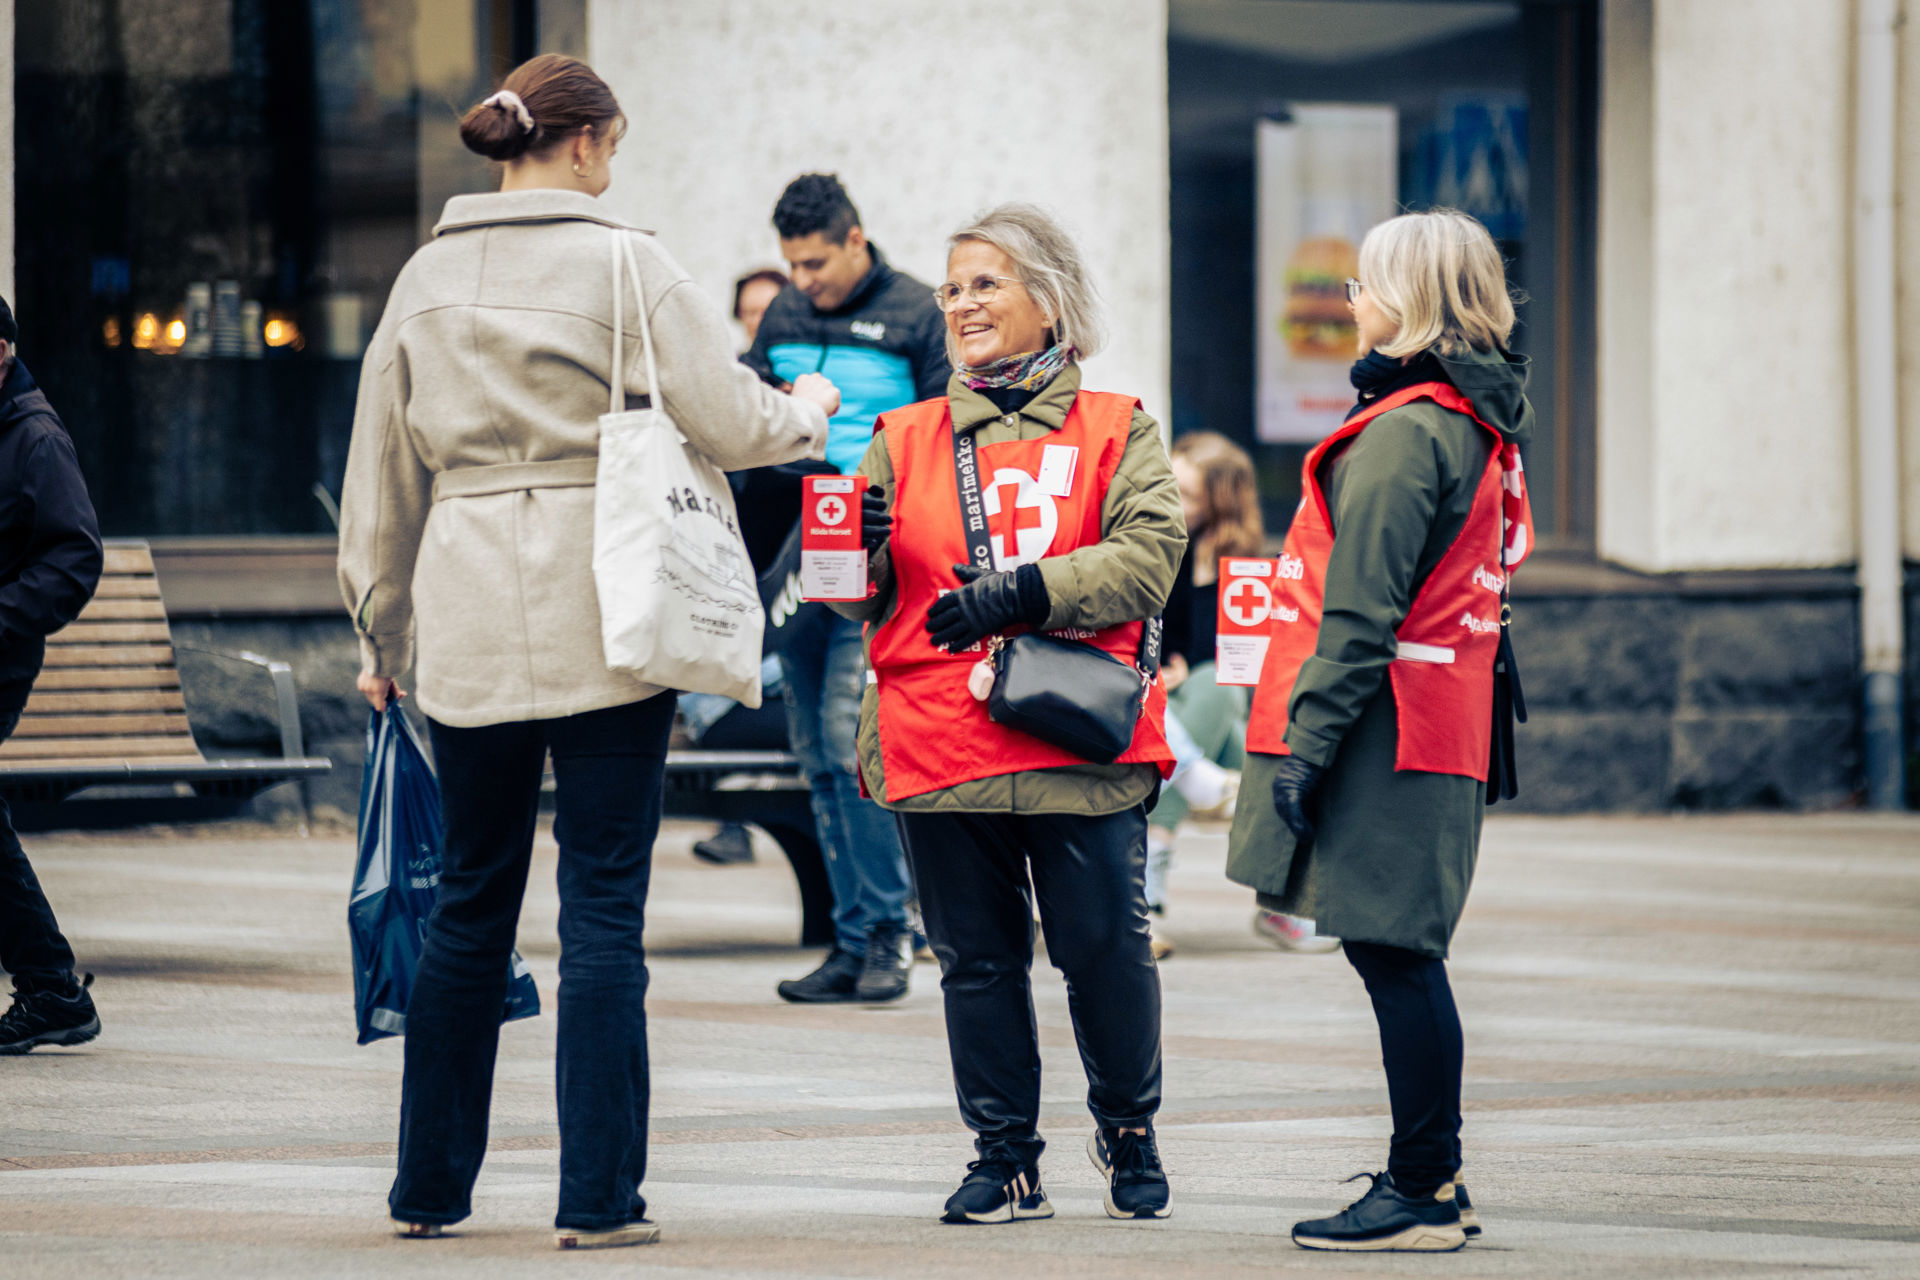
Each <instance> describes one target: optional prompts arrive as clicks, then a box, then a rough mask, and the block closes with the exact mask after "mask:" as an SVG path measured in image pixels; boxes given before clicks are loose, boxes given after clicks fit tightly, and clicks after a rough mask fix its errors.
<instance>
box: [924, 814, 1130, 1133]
mask: <svg viewBox="0 0 1920 1280" xmlns="http://www.w3.org/2000/svg"><path fill="white" fill-rule="evenodd" d="M900 826H901V831H902V833H903V834H904V836H905V838H906V844H907V852H908V856H909V857H910V858H911V859H912V862H913V871H914V878H915V880H916V881H917V882H918V884H919V888H920V911H921V914H922V916H923V917H924V918H925V920H926V926H927V939H928V941H929V942H931V943H932V945H933V950H934V954H935V955H937V956H939V957H940V988H941V990H942V991H943V992H944V993H945V995H946V1007H947V1046H948V1050H949V1052H950V1053H951V1054H952V1057H953V1082H954V1089H955V1092H956V1093H957V1094H958V1095H959V1099H960V1115H961V1118H962V1119H963V1120H965V1121H966V1124H967V1127H968V1128H970V1129H972V1130H973V1131H974V1132H975V1133H976V1134H978V1135H979V1137H978V1139H977V1140H976V1145H977V1146H978V1147H979V1149H980V1153H981V1154H982V1155H983V1156H985V1155H988V1154H995V1155H999V1154H1006V1155H1011V1156H1013V1157H1015V1158H1017V1159H1020V1160H1023V1161H1032V1160H1034V1159H1037V1158H1038V1157H1039V1155H1040V1152H1041V1150H1042V1149H1043V1148H1044V1147H1045V1145H1046V1144H1045V1143H1044V1142H1042V1141H1041V1140H1040V1137H1039V1133H1038V1128H1039V1120H1040V1038H1039V1032H1038V1029H1037V1028H1036V1025H1035V1022H1034V1013H1033V988H1032V983H1031V975H1032V968H1033V916H1032V914H1031V910H1030V908H1029V903H1028V898H1027V893H1028V876H1029V872H1031V876H1032V888H1033V892H1034V893H1036V894H1037V895H1038V896H1039V900H1040V922H1041V927H1042V928H1043V929H1044V930H1045V933H1046V938H1047V955H1048V958H1049V959H1051V960H1052V961H1053V964H1054V967H1056V968H1057V969H1059V970H1060V972H1061V973H1062V974H1064V975H1065V976H1066V980H1067V1007H1068V1009H1069V1010H1070V1011H1071V1012H1072V1015H1073V1031H1074V1036H1075V1038H1076V1039H1077V1040H1078V1042H1079V1045H1080V1061H1081V1063H1082V1064H1083V1065H1084V1066H1085V1067H1086V1071H1087V1108H1088V1110H1090V1111H1092V1112H1093V1116H1094V1119H1095V1120H1096V1121H1097V1122H1098V1123H1099V1124H1100V1125H1101V1126H1103V1127H1108V1128H1116V1127H1122V1126H1139V1125H1145V1124H1147V1123H1148V1122H1149V1121H1150V1120H1152V1118H1153V1115H1154V1113H1155V1112H1156V1111H1158V1110H1159V1109H1160V974H1159V971H1158V970H1157V969H1156V968H1155V967H1154V963H1153V951H1152V949H1151V942H1150V940H1149V938H1148V935H1147V900H1146V893H1145V889H1144V878H1145V874H1146V862H1147V816H1146V811H1145V809H1143V808H1139V807H1135V808H1132V809H1128V810H1125V811H1123V812H1120V813H1113V814H1106V815H1103V816H1100V817H1082V816H1077V815H1070V814H1053V813H1035V814H1010V813H902V814H901V815H900Z"/></svg>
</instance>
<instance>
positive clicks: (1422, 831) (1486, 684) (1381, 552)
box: [1227, 209, 1533, 1250]
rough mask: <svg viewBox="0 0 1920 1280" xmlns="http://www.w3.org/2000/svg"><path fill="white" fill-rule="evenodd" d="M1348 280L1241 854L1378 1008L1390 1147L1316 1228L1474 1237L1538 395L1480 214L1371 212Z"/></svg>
mask: <svg viewBox="0 0 1920 1280" xmlns="http://www.w3.org/2000/svg"><path fill="white" fill-rule="evenodd" d="M1347 299H1348V302H1349V304H1350V305H1351V307H1352V309H1353V316H1354V326H1355V328H1356V330H1357V333H1358V338H1359V356H1360V359H1359V360H1358V361H1356V362H1355V363H1354V366H1353V374H1352V380H1353V385H1354V387H1355V389H1356V390H1357V391H1358V392H1359V397H1358V400H1357V402H1356V403H1355V404H1354V407H1353V409H1352V411H1351V412H1350V413H1349V414H1348V415H1347V420H1346V422H1345V424H1344V425H1342V426H1341V427H1340V429H1339V430H1337V431H1335V432H1334V433H1333V434H1332V435H1330V436H1328V437H1327V438H1326V439H1325V440H1324V441H1322V442H1321V443H1320V444H1319V445H1318V446H1317V447H1316V448H1315V449H1314V450H1313V452H1311V453H1309V454H1308V455H1307V458H1306V463H1305V468H1304V471H1303V473H1302V476H1301V487H1302V489H1303V490H1304V491H1305V493H1306V498H1305V500H1303V501H1302V502H1301V504H1300V511H1299V514H1298V515H1296V516H1295V517H1294V520H1293V526H1292V528H1291V529H1289V530H1288V531H1287V542H1286V546H1285V547H1284V548H1282V551H1281V566H1282V572H1281V573H1280V575H1279V576H1278V577H1277V579H1276V586H1275V601H1274V614H1275V622H1274V624H1273V634H1272V636H1271V638H1270V639H1269V640H1268V643H1267V656H1266V663H1265V666H1264V668H1263V669H1262V671H1261V674H1260V683H1259V686H1258V687H1257V688H1256V689H1255V690H1254V695H1253V708H1252V711H1251V713H1250V714H1249V716H1248V720H1247V763H1246V769H1245V772H1244V773H1243V775H1242V783H1241V795H1242V797H1243V802H1242V803H1241V804H1240V805H1239V807H1238V809H1237V810H1236V811H1235V814H1234V820H1233V835H1232V837H1231V840H1230V842H1229V845H1228V854H1227V875H1228V876H1230V877H1231V878H1233V879H1235V880H1238V881H1240V882H1241V883H1243V884H1247V885H1250V886H1252V887H1253V888H1254V889H1255V890H1256V891H1258V893H1259V895H1260V905H1261V906H1262V907H1265V908H1268V909H1270V910H1276V911H1285V912H1291V913H1294V914H1297V915H1304V916H1311V917H1313V918H1314V920H1315V922H1316V924H1317V925H1318V927H1319V928H1320V929H1321V930H1322V931H1323V932H1326V933H1330V934H1333V935H1336V936H1338V937H1339V938H1341V939H1343V940H1344V950H1345V952H1346V957H1347V960H1348V961H1349V962H1350V963H1351V964H1352V965H1353V967H1354V968H1355V969H1356V970H1357V971H1358V972H1359V974H1360V977H1361V980H1362V981H1363V982H1364V983H1365V984H1366V988H1367V995H1368V996H1369V997H1370V998H1371V1000H1372V1003H1373V1011H1374V1017H1375V1018H1376V1020H1377V1021H1378V1022H1379V1024H1380V1048H1381V1056H1382V1059H1383V1062H1384V1065H1385V1067H1386V1075H1387V1096H1388V1098H1389V1100H1390V1102H1391V1103H1392V1109H1393V1142H1392V1145H1391V1146H1390V1148H1389V1149H1388V1155H1387V1167H1386V1169H1385V1171H1384V1172H1381V1173H1378V1174H1363V1175H1360V1176H1363V1177H1369V1178H1371V1179H1372V1181H1371V1184H1370V1185H1369V1187H1368V1190H1367V1193H1366V1195H1364V1196H1362V1197H1361V1198H1360V1199H1359V1200H1358V1201H1356V1202H1355V1203H1354V1204H1352V1205H1350V1206H1349V1207H1348V1208H1347V1209H1345V1210H1343V1211H1342V1212H1340V1213H1336V1214H1333V1215H1330V1216H1328V1217H1325V1218H1315V1219H1311V1220H1309V1221H1306V1222H1301V1223H1299V1224H1297V1225H1296V1226H1295V1227H1294V1229H1293V1241H1294V1243H1295V1244H1297V1245H1299V1246H1300V1247H1302V1248H1306V1249H1335V1250H1434V1249H1441V1250H1444V1249H1458V1248H1460V1247H1461V1246H1462V1245H1463V1244H1465V1243H1466V1240H1467V1237H1468V1236H1470V1235H1477V1234H1479V1231H1480V1223H1479V1219H1478V1218H1477V1217H1476V1216H1475V1215H1474V1212H1473V1207H1472V1203H1471V1202H1470V1201H1469V1200H1468V1199H1467V1194H1466V1187H1465V1185H1464V1184H1463V1183H1462V1182H1461V1181H1460V1076H1461V1066H1462V1055H1463V1043H1462V1036H1461V1030H1460V1014H1459V1011H1458V1010H1457V1009H1456V1008H1455V1007H1454V1002H1453V989H1452V987H1451V986H1450V985H1449V984H1448V982H1447V966H1446V957H1447V947H1448V944H1449V943H1450V942H1451V941H1452V938H1453V931H1454V927H1455V926H1456V925H1458V924H1459V922H1460V912H1461V910H1462V908H1463V907H1464V906H1465V905H1466V898H1467V887H1468V885H1469V884H1470V883H1471V882H1472V880H1473V865H1474V858H1475V855H1476V853H1477V850H1478V847H1479V843H1480V819H1481V813H1482V811H1483V809H1484V808H1485V807H1486V805H1488V804H1491V803H1492V802H1493V801H1495V800H1496V799H1505V798H1511V797H1512V796H1513V795H1514V794H1515V789H1516V788H1515V776H1514V772H1513V756H1512V746H1513V744H1512V738H1511V733H1512V715H1513V710H1514V702H1516V701H1517V695H1518V692H1519V685H1518V680H1517V675H1516V673H1515V672H1514V669H1513V665H1514V664H1513V650H1512V648H1511V646H1510V644H1509V643H1508V639H1507V630H1506V629H1507V622H1508V617H1509V614H1508V609H1507V581H1508V578H1509V575H1510V574H1511V573H1512V571H1513V569H1514V568H1515V566H1517V565H1518V564H1519V563H1520V561H1521V560H1523V559H1524V558H1525V557H1526V553H1527V548H1528V543H1529V541H1530V539H1531V533H1532V518H1531V516H1530V514H1529V512H1528V507H1527V498H1526V483H1525V480H1524V477H1523V475H1522V472H1521V467H1520V450H1521V448H1522V447H1523V446H1524V445H1525V444H1526V442H1527V440H1528V438H1529V436H1530V434H1531V433H1532V430H1533V409H1532V407H1531V406H1529V405H1528V403H1527V396H1526V386H1527V361H1526V358H1525V357H1524V356H1515V355H1511V354H1509V353H1508V351H1507V349H1506V344H1507V338H1508V336H1509V334H1511V333H1512V331H1513V325H1514V314H1513V301H1512V299H1511V298H1510V297H1509V296H1508V293H1507V281H1506V272H1505V269H1504V268H1503V266H1502V264H1501V261H1500V251H1499V249H1498V248H1497V247H1495V245H1494V243H1493V238H1492V237H1491V236H1489V235H1488V234H1487V229H1486V228H1485V227H1483V226H1481V225H1480V224H1479V223H1478V222H1476V221H1474V220H1473V219H1472V218H1470V217H1468V216H1467V215H1465V214H1463V213H1455V212H1453V211H1452V210H1447V209H1440V210H1434V211H1432V212H1429V213H1410V214H1406V215H1404V216H1402V217H1398V218H1394V219H1391V220H1389V221H1387V222H1383V223H1381V224H1380V225H1379V226H1377V227H1375V228H1374V229H1373V230H1372V231H1370V232H1368V233H1367V238H1366V239H1365V240H1364V241H1363V242H1362V243H1361V245H1360V278H1359V279H1357V280H1349V281H1348V282H1347ZM1519 714H1520V715H1521V716H1522V717H1524V715H1525V712H1524V710H1521V711H1520V713H1519ZM1256 795H1258V796H1261V797H1262V798H1263V799H1264V798H1265V797H1266V796H1271V797H1272V802H1271V803H1270V804H1269V803H1261V804H1255V803H1253V802H1252V800H1251V799H1245V797H1252V796H1256Z"/></svg>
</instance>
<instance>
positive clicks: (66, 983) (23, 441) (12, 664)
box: [0, 298, 102, 1054]
mask: <svg viewBox="0 0 1920 1280" xmlns="http://www.w3.org/2000/svg"><path fill="white" fill-rule="evenodd" d="M19 339H20V330H19V327H18V326H17V325H16V324H15V323H14V319H13V309H12V308H11V307H9V306H8V305H7V302H6V300H5V299H4V298H0V378H4V381H0V742H4V741H5V740H6V739H7V737H8V736H9V735H10V734H12V732H13V730H14V726H15V725H17V724H19V722H20V713H21V711H23V710H24V709H25V708H26V705H27V694H28V692H29V691H30V690H31V689H32V687H33V680H34V677H35V676H37V675H39V674H40V663H41V661H42V659H43V658H44V657H45V656H46V650H47V637H48V636H49V635H51V634H52V633H53V632H55V631H58V630H59V629H60V628H62V627H64V626H66V625H67V624H68V623H69V622H72V621H73V619H74V618H75V616H77V615H78V614H79V612H80V610H82V609H83V608H85V607H86V604H87V601H88V600H90V599H92V597H93V589H94V587H95V586H97V585H98V584H99V581H100V569H101V565H102V557H101V554H100V531H99V527H98V525H97V524H96V523H95V521H94V516H93V503H92V502H90V501H89V500H88V499H87V486H86V482H85V481H84V480H82V479H81V477H80V461H79V459H78V458H76V457H75V456H74V452H73V441H72V440H71V439H69V438H68V436H67V430H66V428H65V427H64V426H62V425H61V423H60V418H59V415H57V414H55V413H54V411H53V406H51V405H49V404H48V403H47V398H46V396H44V395H42V394H41V392H40V388H39V386H38V385H37V384H35V382H34V380H33V375H32V374H30V373H28V372H27V367H26V366H25V365H23V364H21V363H20V361H19V358H18V357H17V356H16V355H15V354H14V348H15V346H16V345H17V344H18V342H19ZM0 969H5V970H6V971H7V973H9V974H10V975H12V977H13V1007H12V1008H10V1009H8V1010H7V1012H6V1013H5V1014H4V1015H0V1054H15V1053H26V1052H27V1051H28V1050H30V1049H32V1048H33V1047H34V1046H35V1045H41V1044H61V1045H71V1044H85V1043H86V1042H87V1041H89V1040H91V1039H93V1038H94V1037H95V1036H97V1035H99V1034H100V1018H99V1015H98V1014H96V1013H95V1012H94V1008H93V998H92V997H91V996H89V995H88V994H87V986H88V985H89V984H91V983H92V981H93V975H92V974H88V975H87V976H86V979H85V981H76V980H75V979H74V975H73V948H71V947H70V946H68V945H67V940H66V938H65V937H63V936H62V935H61V933H60V927H59V925H58V924H56V923H55V921H54V918H53V908H52V907H50V906H49V905H48V904H47V895H46V894H45V892H43V891H42V890H41V888H40V881H39V879H38V878H37V877H35V875H34V874H33V866H32V864H30V863H29V862H28V861H27V855H26V851H25V850H23V849H22V848H21V847H20V837H19V836H17V835H15V834H14V830H13V821H12V815H11V814H9V813H8V811H7V805H6V801H5V799H3V798H0Z"/></svg>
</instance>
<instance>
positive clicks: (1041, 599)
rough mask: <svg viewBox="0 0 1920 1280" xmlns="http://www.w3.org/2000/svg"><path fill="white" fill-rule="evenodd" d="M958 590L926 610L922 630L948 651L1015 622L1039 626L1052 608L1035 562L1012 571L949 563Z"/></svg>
mask: <svg viewBox="0 0 1920 1280" xmlns="http://www.w3.org/2000/svg"><path fill="white" fill-rule="evenodd" d="M953 572H954V576H956V577H958V578H959V579H960V583H961V585H960V589H959V590H958V591H949V592H947V594H946V595H944V596H941V597H940V598H939V599H938V600H935V601H934V602H933V607H932V608H931V609H928V610H927V634H928V635H929V636H931V637H933V642H934V644H936V645H938V646H940V647H941V648H942V649H945V650H947V651H948V652H949V653H951V652H954V651H956V650H960V649H964V648H966V647H967V646H968V645H970V644H976V643H978V642H979V641H981V640H984V639H986V638H987V637H988V636H990V635H992V634H993V633H994V632H996V631H1005V630H1006V629H1007V628H1008V627H1011V626H1013V625H1015V624H1016V623H1021V622H1024V623H1026V624H1028V625H1029V626H1035V627H1037V626H1039V625H1040V624H1041V623H1043V622H1045V621H1046V620H1047V614H1049V613H1051V612H1052V611H1053V603H1052V601H1050V600H1049V599H1048V598H1047V582H1046V579H1045V578H1042V577H1041V576H1040V566H1038V565H1032V564H1023V565H1021V566H1020V567H1019V568H1018V569H1015V570H1014V571H1013V572H1012V573H1001V572H997V571H995V570H992V569H976V568H975V567H973V566H972V565H967V564H957V565H955V566H953Z"/></svg>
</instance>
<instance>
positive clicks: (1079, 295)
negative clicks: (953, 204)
mask: <svg viewBox="0 0 1920 1280" xmlns="http://www.w3.org/2000/svg"><path fill="white" fill-rule="evenodd" d="M963 240H978V241H981V242H982V243H984V244H990V245H992V246H993V247H994V248H996V249H998V250H999V251H1000V252H1002V253H1004V254H1006V255H1007V257H1009V258H1011V259H1013V271H1014V274H1015V275H1016V276H1018V277H1019V278H1020V283H1021V284H1023V285H1025V286H1026V289H1027V292H1028V293H1030V294H1032V295H1033V300H1034V301H1035V302H1037V303H1039V304H1040V310H1041V311H1042V312H1044V313H1045V314H1046V315H1048V316H1050V317H1052V319H1053V323H1052V325H1051V326H1050V330H1051V332H1052V335H1053V340H1054V341H1055V342H1057V343H1060V344H1062V345H1064V346H1071V347H1072V348H1073V349H1074V350H1075V351H1076V352H1077V353H1078V355H1079V358H1080V359H1082V360H1084V359H1086V358H1087V357H1088V356H1091V355H1094V354H1096V353H1098V352H1099V350H1100V348H1102V347H1103V346H1105V345H1106V343H1107V325H1106V319H1105V317H1104V316H1103V315H1102V314H1101V306H1100V295H1099V292H1098V291H1097V290H1095V289H1094V287H1093V280H1092V278H1091V277H1090V276H1088V275H1087V266H1086V263H1085V262H1084V261H1083V260H1082V259H1081V257H1080V250H1079V248H1078V247H1077V246H1076V245H1075V244H1074V243H1073V238H1072V237H1071V236H1069V235H1068V234H1067V232H1066V228H1064V227H1062V226H1061V225H1060V224H1059V222H1057V221H1056V220H1055V219H1054V217H1053V215H1052V214H1050V213H1048V212H1047V211H1046V210H1044V209H1042V208H1040V207H1039V206H1038V205H1031V204H1003V205H1000V206H999V207H998V208H994V209H989V210H988V211H987V212H985V213H983V214H980V215H978V216H976V217H975V218H974V220H973V221H972V222H970V223H968V224H967V225H966V226H964V227H961V228H960V229H959V230H958V231H956V232H954V233H953V234H952V235H950V236H948V237H947V250H948V252H949V253H951V252H952V251H953V249H954V248H955V247H957V246H958V245H959V244H960V242H961V241H963ZM947 359H948V361H950V362H951V363H952V364H953V366H954V367H955V368H959V367H960V363H961V362H960V353H959V352H958V351H956V350H955V349H954V344H953V334H952V333H951V332H949V333H948V334H947Z"/></svg>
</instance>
